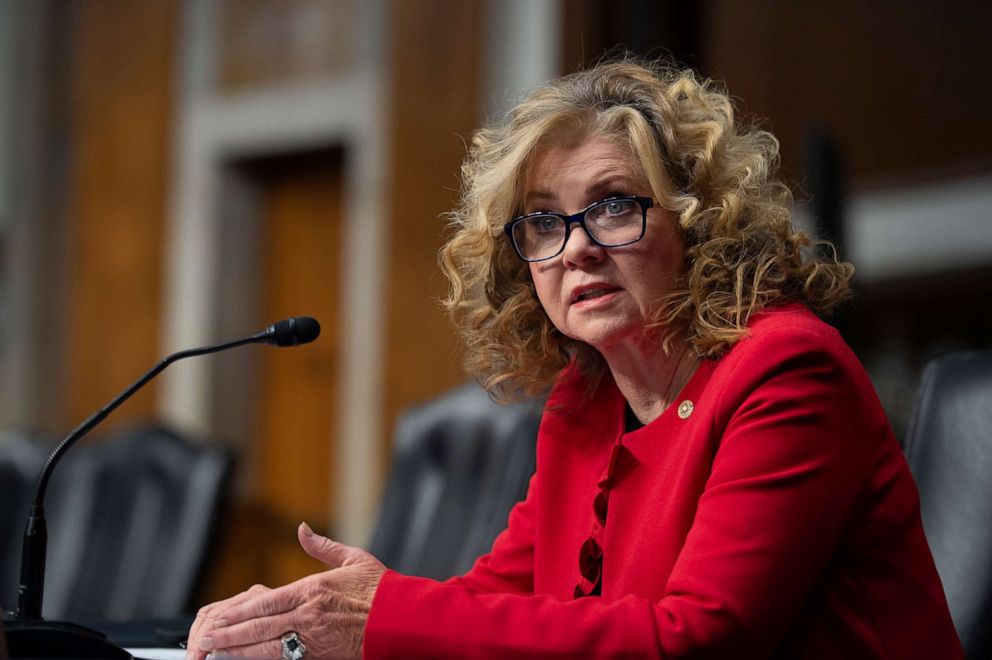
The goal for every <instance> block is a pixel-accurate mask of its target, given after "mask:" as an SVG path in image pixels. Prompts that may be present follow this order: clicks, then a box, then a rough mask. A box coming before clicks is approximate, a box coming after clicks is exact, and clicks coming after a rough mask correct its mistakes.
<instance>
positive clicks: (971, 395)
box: [905, 351, 992, 658]
mask: <svg viewBox="0 0 992 660" xmlns="http://www.w3.org/2000/svg"><path fill="white" fill-rule="evenodd" d="M905 451H906V458H907V460H908V461H909V466H910V469H911V470H912V472H913V475H914V476H915V478H916V482H917V485H918V487H919V491H920V508H921V513H922V516H923V526H924V529H925V530H926V535H927V540H928V541H929V543H930V548H931V550H932V551H933V558H934V562H935V563H936V564H937V571H938V573H939V574H940V579H941V582H942V583H943V585H944V593H945V595H946V596H947V603H948V605H949V607H950V610H951V617H952V619H953V620H954V625H955V627H956V629H957V632H958V635H959V636H960V637H961V642H962V643H963V645H964V648H965V652H966V655H967V657H969V658H990V657H992V351H973V352H961V353H952V354H949V355H946V356H944V357H941V358H939V359H936V360H934V361H933V362H931V363H930V364H929V365H927V367H926V369H925V370H924V372H923V378H922V380H921V383H920V386H919V389H918V391H917V394H916V403H915V406H914V413H913V417H912V419H911V421H910V425H909V429H908V431H907V434H906V441H905Z"/></svg>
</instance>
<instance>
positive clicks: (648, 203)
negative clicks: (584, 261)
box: [503, 195, 654, 263]
mask: <svg viewBox="0 0 992 660" xmlns="http://www.w3.org/2000/svg"><path fill="white" fill-rule="evenodd" d="M629 201H634V202H637V203H638V204H639V205H640V207H641V232H640V233H639V234H638V235H637V238H635V239H633V240H631V241H624V242H623V243H600V242H599V241H597V240H596V238H595V237H594V236H593V235H592V233H590V231H589V229H588V228H587V227H586V214H587V213H589V211H591V210H593V209H594V208H597V207H599V206H602V205H603V204H608V203H610V202H629ZM653 206H654V200H653V199H651V198H650V197H638V196H637V195H621V196H618V197H607V198H606V199H601V200H600V201H598V202H593V203H592V204H590V205H589V206H587V207H585V208H584V209H582V210H581V211H579V212H578V213H573V214H572V215H565V214H564V213H553V212H551V211H535V212H534V213H527V214H525V215H520V216H517V217H516V218H513V219H512V220H510V221H509V222H508V223H506V224H505V225H503V233H505V234H506V236H507V238H509V239H510V245H512V246H513V251H514V252H516V253H517V256H518V257H520V258H521V259H523V260H524V261H527V262H531V263H533V262H535V261H547V260H548V259H554V258H555V257H557V256H558V255H559V254H561V253H562V252H564V251H565V246H566V245H567V244H568V239H569V237H570V236H571V235H572V226H573V225H580V226H581V227H582V229H583V230H585V232H586V236H588V237H589V240H590V241H592V242H593V243H595V244H596V245H598V246H600V247H602V248H614V247H621V246H624V245H630V244H631V243H636V242H637V241H639V240H641V239H642V238H644V230H645V227H646V226H647V220H648V209H649V208H652V207H653ZM546 215H551V216H554V217H556V218H561V220H562V221H563V222H564V223H565V238H564V240H562V242H561V247H560V248H558V251H557V252H555V253H554V254H552V255H549V256H547V257H541V258H539V259H528V258H527V257H525V256H524V255H523V252H521V250H520V246H518V245H517V241H516V239H514V238H513V229H514V227H516V226H517V225H518V224H520V223H521V222H526V221H527V220H529V219H531V218H536V217H539V216H546Z"/></svg>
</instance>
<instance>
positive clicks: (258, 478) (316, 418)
mask: <svg viewBox="0 0 992 660" xmlns="http://www.w3.org/2000/svg"><path fill="white" fill-rule="evenodd" d="M237 169H238V171H239V172H240V175H241V176H242V177H243V181H244V185H247V188H248V189H249V190H250V193H249V196H250V198H251V199H252V200H253V202H252V204H251V206H252V207H253V208H254V211H253V212H251V213H249V214H248V215H250V216H252V218H250V219H246V220H245V221H246V222H252V223H257V233H255V231H254V230H253V231H249V232H247V233H248V234H253V235H254V236H255V238H253V239H252V240H251V241H249V243H250V244H251V245H252V246H253V247H245V246H241V245H240V242H239V237H238V236H235V235H233V232H232V235H231V236H230V237H229V238H230V240H232V241H233V242H234V243H235V244H236V247H237V250H240V251H247V252H250V253H251V254H253V255H254V256H253V257H251V256H245V255H243V254H242V255H240V258H242V259H248V260H249V261H250V262H251V263H253V264H254V267H255V269H257V271H256V276H255V277H250V278H248V279H250V280H251V281H250V282H248V283H247V284H246V283H245V282H242V283H241V284H242V289H251V288H253V286H255V283H258V284H257V291H256V292H255V297H256V299H257V301H258V305H257V316H258V319H257V325H259V326H260V327H264V325H265V324H267V323H271V322H274V321H276V320H278V319H283V318H287V317H290V316H313V317H315V318H316V319H317V320H318V321H319V322H320V325H321V334H320V337H319V338H318V339H317V340H316V341H315V342H313V343H311V344H307V345H305V346H301V347H293V348H272V349H264V350H259V351H258V352H256V353H245V354H244V355H243V357H246V358H251V362H250V364H251V366H250V368H249V369H248V373H251V374H252V377H251V387H250V388H248V394H247V400H248V401H249V402H250V403H248V404H247V405H244V404H243V405H242V406H241V407H242V408H244V410H239V412H240V413H241V414H243V415H244V416H245V420H244V423H243V424H239V425H236V426H240V428H241V429H242V431H240V432H238V436H239V437H241V436H243V442H242V445H241V446H242V447H243V448H244V450H243V451H242V452H241V453H240V454H239V456H238V463H237V469H238V470H239V473H238V479H237V481H238V483H239V484H242V485H243V486H242V487H239V488H238V489H237V491H238V494H237V496H236V498H235V501H234V502H232V503H231V506H230V507H229V510H228V515H227V516H226V517H225V520H224V522H223V527H222V530H221V534H220V536H221V538H220V546H219V548H218V552H217V553H216V555H215V557H214V561H213V562H212V566H211V568H210V569H209V570H208V572H207V578H208V579H207V583H206V584H205V585H204V591H203V593H202V594H201V595H200V597H198V599H197V600H198V601H199V602H202V603H205V602H210V601H214V600H217V599H220V598H225V597H227V596H230V595H232V594H234V593H237V592H239V591H242V590H244V589H246V588H247V587H248V586H250V585H251V584H253V583H262V584H267V585H270V586H278V585H282V584H286V583H288V582H291V581H293V580H296V579H298V578H300V577H303V576H304V575H307V574H309V573H313V572H315V571H318V570H321V568H322V567H321V565H320V564H319V563H317V562H316V561H314V560H312V559H310V558H309V557H307V556H306V554H304V552H303V550H302V549H301V548H300V547H299V544H298V543H297V540H296V527H297V526H298V525H299V523H300V522H301V521H304V520H305V521H307V522H308V523H309V524H310V525H311V526H312V527H314V529H317V530H331V531H333V521H334V513H335V512H334V510H333V507H332V503H331V493H332V492H333V489H332V487H331V486H332V483H331V478H332V475H333V474H334V461H335V456H334V451H333V448H334V446H335V444H336V442H335V438H334V435H333V434H334V429H335V428H336V425H335V418H334V417H335V414H334V413H335V405H334V404H335V401H336V397H337V393H336V389H337V381H338V377H337V369H338V365H339V363H340V361H339V359H338V355H337V351H338V344H339V342H338V325H339V323H338V314H337V309H338V304H337V300H338V299H339V288H340V287H339V277H338V270H339V262H340V244H341V238H340V236H341V224H342V222H343V204H342V199H343V194H344V193H343V171H344V163H343V157H342V152H341V151H340V150H321V151H317V152H313V153H306V154H292V155H288V156H280V157H277V158H265V159H260V160H252V161H250V162H246V163H238V164H237ZM253 226H254V225H253ZM238 295H243V297H244V298H245V299H248V298H250V297H251V295H250V294H249V292H248V291H242V292H241V293H240V294H238ZM235 373H237V372H236V371H235ZM242 386H243V384H242V383H239V382H232V383H231V385H230V387H232V388H235V389H240V388H242ZM219 387H220V388H224V383H223V381H221V382H220V384H219ZM222 395H223V393H221V396H222ZM237 398H239V397H235V399H237ZM230 404H231V402H228V403H227V404H225V405H228V406H230Z"/></svg>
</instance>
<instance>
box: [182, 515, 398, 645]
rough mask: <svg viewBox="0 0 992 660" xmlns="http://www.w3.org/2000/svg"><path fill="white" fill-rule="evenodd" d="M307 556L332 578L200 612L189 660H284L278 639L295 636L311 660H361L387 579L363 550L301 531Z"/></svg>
mask: <svg viewBox="0 0 992 660" xmlns="http://www.w3.org/2000/svg"><path fill="white" fill-rule="evenodd" d="M297 535H298V536H299V539H300V545H302V546H303V549H304V550H305V551H306V553H307V554H308V555H310V556H311V557H313V558H314V559H318V560H320V561H322V562H324V563H325V564H327V565H328V566H330V570H328V571H324V572H323V573H317V574H315V575H308V576H307V577H305V578H303V579H301V580H297V581H296V582H293V583H291V584H287V585H286V586H284V587H279V588H278V589H269V588H268V587H263V586H261V585H255V586H254V587H252V588H251V589H249V590H248V591H245V592H242V593H240V594H238V595H237V596H234V597H232V598H228V599H227V600H222V601H219V602H217V603H212V604H210V605H207V606H205V607H203V608H202V609H201V610H200V611H199V612H198V613H197V615H196V620H195V621H194V622H193V626H192V628H190V633H189V640H188V642H187V648H188V649H189V650H188V652H187V658H194V659H196V660H201V659H202V658H204V657H205V656H206V655H207V654H208V653H218V652H223V653H224V654H226V655H235V656H243V657H250V658H281V657H282V641H281V638H282V636H283V635H285V634H286V633H288V632H295V633H296V634H297V635H298V636H299V639H300V641H301V642H302V643H303V644H304V645H305V646H306V653H305V657H306V660H317V659H318V658H360V657H361V655H362V640H363V637H364V634H365V622H366V621H367V620H368V616H369V610H370V609H371V608H372V597H373V596H374V595H375V590H376V588H377V587H378V586H379V580H380V579H381V578H382V574H383V573H384V572H385V571H386V567H385V566H383V565H382V563H381V562H380V561H379V560H378V559H376V558H375V557H373V556H372V555H370V554H369V553H367V552H365V551H364V550H362V549H360V548H353V547H351V546H347V545H344V544H341V543H337V542H335V541H332V540H330V539H328V538H324V537H323V536H319V535H317V534H314V532H313V530H311V529H310V526H309V525H307V524H306V523H302V524H301V525H300V527H299V529H298V530H297Z"/></svg>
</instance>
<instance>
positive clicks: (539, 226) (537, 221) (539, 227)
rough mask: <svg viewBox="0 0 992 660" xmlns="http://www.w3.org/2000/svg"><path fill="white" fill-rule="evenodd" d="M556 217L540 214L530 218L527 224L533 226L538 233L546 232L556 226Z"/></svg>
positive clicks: (553, 229)
mask: <svg viewBox="0 0 992 660" xmlns="http://www.w3.org/2000/svg"><path fill="white" fill-rule="evenodd" d="M558 222H559V220H558V218H556V217H555V216H553V215H542V216H539V217H536V218H531V219H530V220H529V221H528V224H529V225H530V226H531V227H533V228H534V229H535V230H536V231H537V232H538V233H546V232H551V231H555V229H557V228H558Z"/></svg>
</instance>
